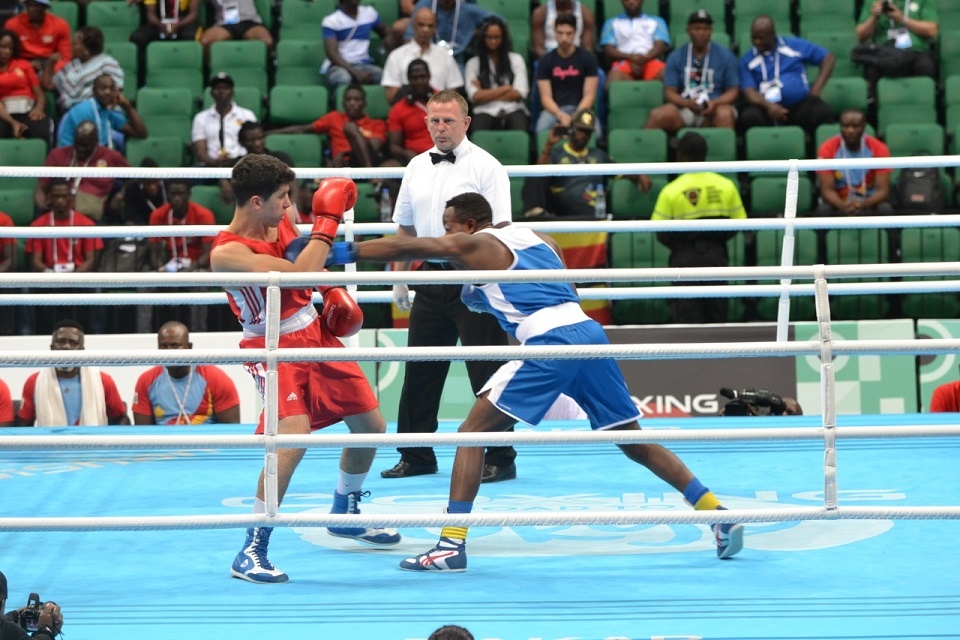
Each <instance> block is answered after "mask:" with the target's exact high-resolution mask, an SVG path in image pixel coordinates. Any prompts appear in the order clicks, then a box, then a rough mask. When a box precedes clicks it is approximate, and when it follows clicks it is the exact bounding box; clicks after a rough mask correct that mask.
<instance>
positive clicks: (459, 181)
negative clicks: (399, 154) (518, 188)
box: [393, 137, 512, 238]
mask: <svg viewBox="0 0 960 640" xmlns="http://www.w3.org/2000/svg"><path fill="white" fill-rule="evenodd" d="M431 152H433V153H439V151H438V149H437V148H436V147H432V148H431V149H430V150H429V151H424V152H423V153H421V154H420V155H418V156H417V157H415V158H414V159H413V160H411V161H410V164H408V165H407V169H406V171H404V174H403V181H402V182H401V184H400V195H399V196H398V197H397V206H396V208H395V209H394V211H393V221H394V222H396V223H397V224H400V225H404V226H407V227H414V228H416V230H417V236H418V237H420V238H439V237H440V236H442V235H444V234H445V233H446V231H444V229H443V209H444V205H446V203H447V200H449V199H450V198H452V197H453V196H457V195H460V194H461V193H467V192H473V193H479V194H480V195H482V196H483V197H485V198H486V199H487V202H489V203H490V207H491V208H492V209H493V224H494V225H497V224H500V223H502V222H510V221H511V219H512V215H511V210H510V179H509V178H508V177H507V170H506V169H504V168H503V165H502V164H500V161H499V160H497V159H496V158H494V157H493V156H492V155H490V154H489V153H487V152H486V151H485V150H483V149H481V148H480V147H478V146H476V145H475V144H473V143H472V142H470V141H469V140H468V139H467V138H466V137H464V139H463V142H461V143H460V144H459V145H458V146H457V148H456V149H454V150H453V153H454V155H455V156H456V157H457V161H456V162H454V163H450V162H446V161H443V162H438V163H437V164H433V159H432V158H431V157H430V153H431Z"/></svg>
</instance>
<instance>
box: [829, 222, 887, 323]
mask: <svg viewBox="0 0 960 640" xmlns="http://www.w3.org/2000/svg"><path fill="white" fill-rule="evenodd" d="M826 247H827V256H826V259H827V264H886V263H887V262H889V257H888V243H887V235H886V233H885V232H884V230H883V229H829V230H827V232H826ZM877 280H878V279H876V278H869V279H864V280H858V279H847V278H844V279H843V280H842V282H851V283H854V282H861V281H862V282H876V281H877ZM879 280H880V281H883V280H886V279H885V278H880V279H879ZM837 282H841V281H840V280H838V281H837ZM889 306H890V301H889V298H888V296H886V295H884V294H865V295H854V296H846V295H845V296H831V297H830V311H831V315H832V316H833V319H834V320H872V319H879V318H884V317H886V315H887V312H888V310H889Z"/></svg>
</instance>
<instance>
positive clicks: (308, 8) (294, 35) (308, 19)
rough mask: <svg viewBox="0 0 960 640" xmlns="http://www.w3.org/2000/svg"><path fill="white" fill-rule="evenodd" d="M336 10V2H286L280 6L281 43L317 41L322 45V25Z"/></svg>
mask: <svg viewBox="0 0 960 640" xmlns="http://www.w3.org/2000/svg"><path fill="white" fill-rule="evenodd" d="M336 8H337V4H336V1H335V0H316V1H312V0H286V2H284V3H282V4H281V5H280V41H281V42H282V41H284V40H288V39H289V40H316V41H320V42H321V43H322V41H323V38H322V37H321V31H320V24H321V23H322V22H323V18H324V17H325V16H327V15H328V14H331V13H333V11H334V10H335V9H336Z"/></svg>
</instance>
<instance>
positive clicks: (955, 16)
mask: <svg viewBox="0 0 960 640" xmlns="http://www.w3.org/2000/svg"><path fill="white" fill-rule="evenodd" d="M937 17H938V18H939V19H940V33H941V36H942V34H943V32H944V31H951V30H960V6H958V5H957V3H956V2H955V0H937Z"/></svg>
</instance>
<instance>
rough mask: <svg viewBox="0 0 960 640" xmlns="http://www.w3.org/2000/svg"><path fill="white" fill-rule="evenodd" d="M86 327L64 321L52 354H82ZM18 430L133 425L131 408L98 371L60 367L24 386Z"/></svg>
mask: <svg viewBox="0 0 960 640" xmlns="http://www.w3.org/2000/svg"><path fill="white" fill-rule="evenodd" d="M83 341H84V332H83V325H81V324H80V323H79V322H77V321H76V320H61V321H60V322H58V323H57V324H56V325H55V326H54V328H53V341H52V342H51V344H50V350H51V351H82V350H83ZM22 398H23V399H22V401H21V404H20V409H19V410H18V411H17V426H20V427H29V426H33V425H34V423H36V426H38V427H61V426H64V425H79V426H102V425H107V424H130V418H129V417H128V416H127V405H126V404H124V402H123V400H121V398H120V392H119V391H117V385H116V383H115V382H114V381H113V378H111V377H110V376H108V375H107V374H106V373H103V372H102V371H100V369H99V368H97V367H77V366H69V365H67V366H60V367H51V368H49V369H43V370H41V371H38V372H37V373H34V374H31V375H30V377H29V378H27V381H26V382H24V384H23V395H22Z"/></svg>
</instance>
